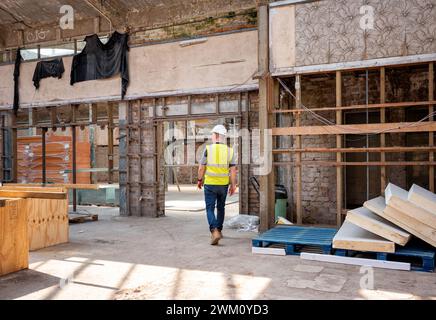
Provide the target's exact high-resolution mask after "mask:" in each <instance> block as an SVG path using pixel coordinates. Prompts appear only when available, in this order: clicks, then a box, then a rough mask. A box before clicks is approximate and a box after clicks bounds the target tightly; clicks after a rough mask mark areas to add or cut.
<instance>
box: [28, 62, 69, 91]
mask: <svg viewBox="0 0 436 320" xmlns="http://www.w3.org/2000/svg"><path fill="white" fill-rule="evenodd" d="M64 72H65V68H64V61H63V60H62V58H60V59H54V60H49V61H40V62H38V64H37V65H36V68H35V73H34V74H33V84H34V86H35V88H36V89H39V83H40V81H41V80H42V79H45V78H49V77H53V78H58V79H61V78H62V75H63V73H64Z"/></svg>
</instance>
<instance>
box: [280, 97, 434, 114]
mask: <svg viewBox="0 0 436 320" xmlns="http://www.w3.org/2000/svg"><path fill="white" fill-rule="evenodd" d="M434 104H436V101H434V100H433V99H432V100H429V101H419V102H416V101H410V102H394V103H374V104H368V105H366V104H358V105H351V106H342V107H321V108H310V110H307V109H301V110H295V109H288V110H273V111H272V113H278V114H280V113H303V112H304V113H305V112H330V111H338V110H340V111H354V110H366V109H381V110H383V109H389V108H409V107H425V106H428V105H434Z"/></svg>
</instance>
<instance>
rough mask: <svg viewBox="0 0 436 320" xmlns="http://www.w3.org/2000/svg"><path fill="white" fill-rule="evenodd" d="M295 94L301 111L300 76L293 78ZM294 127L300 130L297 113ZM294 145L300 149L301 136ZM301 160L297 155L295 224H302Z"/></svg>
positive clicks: (298, 136) (299, 117) (299, 116)
mask: <svg viewBox="0 0 436 320" xmlns="http://www.w3.org/2000/svg"><path fill="white" fill-rule="evenodd" d="M295 93H296V100H295V103H296V105H295V107H296V109H297V110H299V109H301V76H300V75H297V76H296V77H295ZM295 126H296V129H300V126H301V114H300V113H297V114H296V115H295ZM273 135H274V129H273ZM296 142H297V143H296V144H297V146H296V147H297V148H298V149H301V148H302V140H301V135H297V136H296ZM301 160H302V155H301V153H298V154H297V161H296V164H297V168H296V169H295V170H296V176H297V177H296V178H297V181H296V183H297V194H296V209H297V224H303V207H302V172H303V169H302V167H301Z"/></svg>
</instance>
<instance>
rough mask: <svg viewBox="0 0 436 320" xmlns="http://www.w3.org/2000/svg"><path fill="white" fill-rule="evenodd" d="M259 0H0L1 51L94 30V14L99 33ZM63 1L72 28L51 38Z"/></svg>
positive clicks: (212, 12) (203, 15)
mask: <svg viewBox="0 0 436 320" xmlns="http://www.w3.org/2000/svg"><path fill="white" fill-rule="evenodd" d="M259 1H268V0H38V1H35V0H0V49H1V48H13V47H17V46H23V45H27V44H29V45H31V44H34V43H36V42H37V40H38V39H36V36H35V34H41V35H43V36H44V37H43V38H44V39H45V41H54V40H57V39H59V34H61V36H60V37H61V38H67V39H68V38H71V37H80V36H82V35H85V34H89V33H94V32H96V31H95V26H96V20H95V18H97V17H99V18H100V19H99V20H98V21H100V22H99V24H98V26H99V32H106V31H109V29H110V28H109V26H110V25H112V30H115V29H117V30H119V31H125V30H126V28H129V29H131V30H132V29H133V31H135V29H136V30H140V29H141V28H143V27H150V26H153V27H163V26H168V25H169V24H171V25H172V24H178V23H185V22H187V21H191V20H193V19H199V18H201V19H206V18H208V17H216V16H219V15H223V14H224V15H225V14H228V13H230V12H237V11H239V10H246V9H252V8H254V7H255V6H256V4H257V3H258V2H259ZM64 5H70V6H71V7H72V8H73V9H74V18H75V20H74V26H75V27H74V30H67V31H65V30H62V32H61V33H59V32H58V35H57V36H56V34H57V33H56V29H59V21H60V19H61V18H62V17H63V16H64V15H65V14H64V13H61V12H60V9H61V7H62V6H64ZM76 26H77V27H76ZM44 30H45V31H44ZM47 30H51V31H50V32H49V31H47ZM41 32H42V33H41ZM44 32H47V34H48V32H49V34H50V35H49V36H45V34H46V33H44ZM49 38H50V39H49Z"/></svg>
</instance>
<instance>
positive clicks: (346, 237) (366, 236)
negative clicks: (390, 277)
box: [333, 221, 395, 253]
mask: <svg viewBox="0 0 436 320" xmlns="http://www.w3.org/2000/svg"><path fill="white" fill-rule="evenodd" d="M333 248H335V249H346V250H356V251H369V252H387V253H394V252H395V243H394V242H392V241H388V240H385V239H383V238H382V237H380V236H378V235H376V234H373V233H371V232H369V231H367V230H365V229H362V228H360V227H358V226H356V225H354V224H352V223H351V222H349V221H345V222H344V224H343V225H342V227H341V228H340V229H339V231H338V233H337V234H336V236H335V237H334V238H333Z"/></svg>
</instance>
